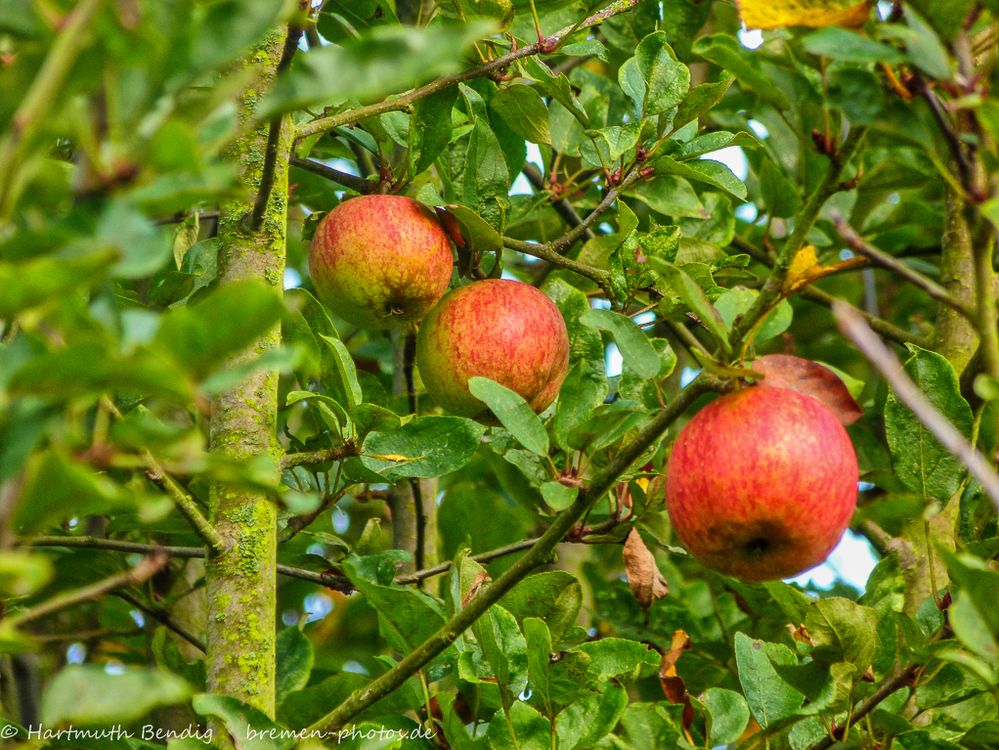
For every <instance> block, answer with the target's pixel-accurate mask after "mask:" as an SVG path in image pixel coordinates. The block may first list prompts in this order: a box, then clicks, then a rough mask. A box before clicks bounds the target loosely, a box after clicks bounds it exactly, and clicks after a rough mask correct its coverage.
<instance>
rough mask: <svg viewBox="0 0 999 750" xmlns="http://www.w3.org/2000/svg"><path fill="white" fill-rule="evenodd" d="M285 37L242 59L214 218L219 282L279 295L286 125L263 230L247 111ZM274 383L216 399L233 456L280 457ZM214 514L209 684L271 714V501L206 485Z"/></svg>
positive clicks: (270, 342)
mask: <svg viewBox="0 0 999 750" xmlns="http://www.w3.org/2000/svg"><path fill="white" fill-rule="evenodd" d="M283 42H284V35H283V33H281V32H278V31H275V32H273V33H271V34H270V35H269V36H268V37H267V38H266V39H265V40H264V42H263V43H262V44H261V46H260V47H258V48H257V49H256V50H254V52H253V53H251V54H250V55H249V56H248V57H247V58H246V59H245V61H244V64H245V65H247V66H254V67H255V68H256V75H255V76H254V77H253V79H251V81H250V83H249V84H248V85H247V87H246V88H245V89H244V90H243V91H242V93H241V96H240V99H239V106H240V119H241V122H242V123H244V125H245V126H246V127H247V130H246V131H245V132H244V134H243V135H242V136H241V137H240V138H239V139H238V140H237V141H236V142H235V143H234V144H233V145H232V148H231V150H230V152H229V153H230V154H231V155H232V158H233V159H234V160H237V161H238V163H239V170H240V176H241V179H242V182H243V184H244V185H245V187H246V195H245V196H242V197H241V198H239V199H237V200H233V201H231V202H229V203H228V204H226V205H224V206H223V207H222V215H221V218H220V222H219V242H220V246H219V264H220V283H222V284H228V283H233V282H236V281H239V280H242V279H247V278H254V279H261V280H265V281H266V282H267V283H269V284H271V285H272V286H273V287H274V293H275V294H280V293H281V289H282V286H283V279H284V265H285V249H286V248H285V233H286V225H287V211H288V154H289V153H290V148H291V131H290V127H289V123H288V121H287V120H285V122H283V123H282V127H281V129H280V135H279V138H278V142H277V147H278V149H277V154H278V156H277V159H276V160H275V167H274V173H273V188H272V189H271V191H270V197H269V200H268V202H267V205H266V209H265V211H264V213H263V220H262V221H261V222H260V226H259V228H258V229H255V230H254V229H251V228H250V216H251V214H252V212H253V206H254V198H255V196H256V194H257V192H258V190H259V189H260V187H261V181H262V175H263V165H264V161H265V152H266V150H267V132H268V128H267V127H266V126H263V127H255V126H254V124H253V123H252V121H251V116H252V111H253V107H254V105H255V104H256V102H257V98H258V92H260V91H266V90H268V89H269V87H270V82H271V80H272V79H273V77H274V75H275V72H276V68H277V65H278V62H279V60H280V58H281V52H282V48H283ZM280 337H281V332H280V328H279V327H278V326H275V327H274V329H273V330H271V331H270V332H269V333H268V334H266V335H265V336H263V337H262V338H261V339H260V340H259V341H257V342H256V343H255V344H253V345H252V346H251V347H249V348H248V349H247V351H245V352H244V353H243V354H241V355H239V356H237V357H234V358H233V360H232V361H231V362H230V363H229V366H231V367H236V366H238V365H239V364H240V363H241V362H244V361H246V360H247V359H249V358H251V357H255V356H258V355H259V354H260V353H261V352H264V351H266V350H269V349H273V348H274V347H276V346H278V345H279V344H280ZM277 387H278V375H277V373H275V372H269V371H260V372H257V373H255V374H253V375H251V376H250V377H248V378H247V379H246V380H244V381H243V382H242V383H240V384H239V385H237V386H235V387H234V388H231V389H230V390H227V391H225V392H223V393H221V394H219V395H218V396H216V397H215V398H213V399H212V415H211V448H212V450H213V451H214V452H216V453H217V454H219V455H222V456H225V457H226V458H229V459H235V460H238V461H244V460H249V459H252V458H254V457H256V456H259V455H261V454H263V455H270V456H272V457H273V458H274V459H275V466H276V461H277V459H278V457H279V455H280V446H279V444H278V441H277V436H276V429H275V423H276V415H277ZM275 471H276V469H275ZM275 479H276V477H275ZM211 521H212V523H213V524H214V525H215V527H216V528H217V529H218V530H219V532H220V533H221V534H222V536H223V537H224V538H225V539H226V541H227V542H228V543H229V544H230V545H231V548H230V549H229V550H228V551H227V552H225V553H224V554H221V555H217V556H214V557H212V558H211V559H209V560H208V561H207V565H206V579H207V595H208V607H209V617H208V630H207V646H208V656H207V671H208V690H209V691H211V692H213V693H221V694H224V695H228V696H232V697H234V698H237V699H239V700H241V701H244V702H246V703H248V704H250V705H252V706H254V707H256V708H258V709H259V710H261V711H263V712H264V713H266V714H268V715H269V716H273V715H274V681H275V672H276V664H275V623H276V614H275V609H276V593H275V577H276V574H275V563H276V547H277V535H276V532H277V508H276V507H275V505H274V502H273V501H272V500H271V499H269V498H268V497H267V496H266V495H265V494H264V493H262V492H257V491H251V490H247V489H244V488H237V487H231V486H226V485H222V484H216V485H214V486H213V487H212V492H211Z"/></svg>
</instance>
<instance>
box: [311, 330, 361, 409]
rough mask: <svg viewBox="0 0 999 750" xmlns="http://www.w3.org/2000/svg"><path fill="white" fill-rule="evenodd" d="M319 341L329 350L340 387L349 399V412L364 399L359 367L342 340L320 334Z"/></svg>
mask: <svg viewBox="0 0 999 750" xmlns="http://www.w3.org/2000/svg"><path fill="white" fill-rule="evenodd" d="M319 340H320V341H322V342H323V343H325V344H326V346H327V347H328V348H329V351H330V354H331V355H332V359H333V364H334V366H335V368H336V374H337V378H338V380H339V384H340V387H341V388H342V389H343V394H344V395H345V396H346V399H347V404H346V406H347V410H348V411H350V410H352V409H354V408H355V407H357V406H358V405H359V404H360V403H361V402H362V401H363V399H364V396H363V394H362V393H361V383H360V381H358V379H357V365H355V364H354V358H353V357H351V356H350V352H349V351H348V350H347V345H346V344H344V343H343V342H342V341H341V340H340V339H338V338H333V337H332V336H327V335H326V334H324V333H320V334H319Z"/></svg>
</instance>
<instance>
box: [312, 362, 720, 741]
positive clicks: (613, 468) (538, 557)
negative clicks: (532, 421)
mask: <svg viewBox="0 0 999 750" xmlns="http://www.w3.org/2000/svg"><path fill="white" fill-rule="evenodd" d="M712 385H713V383H711V381H710V380H709V379H708V378H706V377H704V376H701V377H698V378H697V379H696V380H695V381H694V382H693V383H691V384H690V385H689V386H687V388H685V389H684V390H682V391H680V393H679V394H677V396H676V398H674V399H673V401H671V402H670V403H669V404H668V405H667V406H666V408H665V409H663V410H662V411H660V412H659V413H658V414H657V415H656V416H655V417H653V418H652V420H651V421H649V423H648V424H647V425H646V426H645V427H644V428H643V429H642V431H641V432H640V433H639V434H638V436H637V437H636V438H635V439H634V440H632V441H631V442H630V443H628V444H627V445H626V446H624V448H622V450H621V452H620V453H618V454H617V455H616V456H615V457H614V458H613V459H612V460H611V462H610V463H609V464H608V465H607V466H606V467H604V469H602V470H601V471H600V472H598V473H597V474H595V475H594V476H593V477H592V479H591V480H590V482H589V484H588V485H587V486H586V487H584V488H583V489H582V490H581V491H580V493H579V495H578V496H577V498H576V500H575V502H573V504H572V505H571V506H569V507H568V508H567V509H566V510H564V511H563V512H562V513H560V514H559V515H558V516H557V517H556V518H555V520H554V522H553V523H552V525H551V526H550V527H549V528H548V530H547V531H545V533H544V534H543V535H542V536H541V537H540V538H539V539H538V540H537V542H535V544H534V545H532V546H531V548H530V549H529V550H528V551H527V552H526V553H524V555H522V556H521V557H520V558H519V559H518V560H517V561H516V562H515V563H514V564H513V565H512V566H511V567H510V568H508V569H507V570H506V572H505V573H503V575H501V576H500V577H499V578H497V579H496V580H495V581H494V582H493V583H492V584H490V585H488V586H486V587H484V588H483V589H481V590H480V592H479V593H478V594H477V595H475V596H474V597H473V598H472V599H471V601H470V602H469V603H468V604H467V605H466V606H465V607H464V609H462V610H461V611H460V612H458V613H457V614H456V615H455V616H454V617H452V618H451V619H450V620H448V622H446V623H445V624H444V625H443V626H442V627H441V628H440V629H439V630H438V631H437V632H436V633H434V634H433V635H432V636H430V638H428V639H427V640H426V641H424V642H423V643H422V644H420V645H419V646H417V647H416V649H415V650H414V651H413V652H412V653H410V654H409V655H408V656H406V657H405V658H403V659H402V661H400V662H399V663H398V664H396V666H394V667H393V668H392V669H390V670H389V671H388V672H386V673H384V674H383V675H381V676H380V677H378V678H377V679H375V680H373V681H372V682H370V683H369V684H367V685H365V686H364V687H363V688H361V689H360V690H357V691H355V692H354V693H352V694H351V695H350V696H349V697H348V698H347V699H346V700H345V701H344V702H343V703H341V704H340V705H339V706H337V708H335V709H333V711H331V712H330V713H328V714H327V715H326V716H324V717H323V718H322V719H320V720H319V721H317V722H315V723H314V724H313V725H312V726H310V727H309V730H311V731H325V732H331V731H338V730H339V729H340V728H341V727H343V726H344V725H345V724H346V723H347V722H348V721H350V719H352V718H353V717H354V716H356V715H357V714H358V713H360V712H361V711H363V710H364V709H366V708H367V707H368V706H370V705H372V704H373V703H375V702H377V701H378V700H380V699H381V698H383V697H385V696H386V695H388V694H389V693H391V692H392V691H393V690H396V689H397V688H399V687H400V686H401V685H402V684H403V683H405V681H406V680H408V679H409V678H410V677H412V676H413V675H414V674H416V673H417V672H418V671H419V670H420V669H422V668H423V667H424V666H425V665H426V664H427V663H429V662H430V660H431V659H433V658H434V657H435V656H437V654H439V653H441V652H442V651H444V650H445V649H446V648H447V647H448V646H449V645H451V644H452V643H454V641H455V640H456V639H457V638H458V636H459V635H461V633H463V632H464V631H465V630H466V629H468V628H469V627H470V626H471V625H472V623H474V622H475V621H476V620H477V619H478V618H479V617H481V616H482V615H483V614H485V612H486V611H487V610H488V609H489V607H491V606H492V605H493V604H495V603H496V602H497V601H499V599H500V598H501V597H502V596H503V595H504V594H505V593H506V592H507V591H509V590H510V589H512V588H513V587H514V585H516V584H517V583H518V582H519V581H520V580H521V579H522V578H524V577H525V576H526V575H527V574H528V573H529V572H530V571H531V570H533V569H534V568H535V567H537V566H538V565H540V564H542V563H544V562H545V561H546V560H548V558H549V556H550V555H551V553H552V550H554V548H555V546H556V545H557V544H558V543H559V542H560V541H561V540H562V538H563V537H564V536H565V535H566V534H567V533H568V532H569V531H570V529H572V527H573V526H574V525H575V524H576V523H577V522H578V521H579V520H580V519H581V518H582V517H583V516H584V515H585V514H586V512H587V511H588V510H589V509H590V508H591V507H592V506H593V504H594V503H595V502H596V501H597V500H599V499H600V498H601V497H602V496H603V494H604V493H605V492H607V490H608V489H610V488H611V487H613V486H614V484H615V483H616V482H617V480H618V478H619V476H620V475H621V474H622V473H623V472H624V471H626V470H627V469H628V468H629V467H630V466H631V465H632V464H633V463H634V462H635V461H637V460H638V459H639V458H640V457H641V455H642V454H643V453H645V451H646V450H647V449H648V448H649V446H651V445H652V443H654V442H655V441H656V440H657V439H658V438H659V437H660V436H661V435H662V434H663V432H665V431H666V428H668V427H669V426H670V425H671V424H672V423H673V421H674V420H675V419H676V418H677V417H679V416H680V415H681V414H682V413H683V412H684V411H685V410H686V409H687V407H689V406H690V405H691V404H693V403H694V401H695V400H696V399H697V398H698V397H699V396H700V395H702V394H703V393H705V392H707V391H708V390H709V389H710V388H711V387H712Z"/></svg>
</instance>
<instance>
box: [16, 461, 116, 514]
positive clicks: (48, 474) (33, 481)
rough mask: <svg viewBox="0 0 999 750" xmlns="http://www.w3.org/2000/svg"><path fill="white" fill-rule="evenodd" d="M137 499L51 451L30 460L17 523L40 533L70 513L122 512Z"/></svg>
mask: <svg viewBox="0 0 999 750" xmlns="http://www.w3.org/2000/svg"><path fill="white" fill-rule="evenodd" d="M134 502H135V499H134V497H133V496H132V495H131V494H130V493H126V492H124V491H123V490H122V488H121V487H119V486H118V485H117V484H116V483H115V482H113V481H111V480H110V479H109V478H108V477H107V476H105V475H103V474H98V473H97V472H93V471H89V470H88V469H87V468H86V467H84V466H83V465H81V464H79V463H77V462H75V461H71V460H69V459H68V458H66V457H64V456H62V455H61V454H59V453H57V452H55V451H48V452H46V453H43V454H41V455H36V456H34V457H33V458H32V460H31V461H29V463H28V467H27V469H26V471H25V478H24V485H23V488H22V490H21V496H20V502H19V503H18V504H17V510H16V512H15V514H14V525H15V527H17V528H18V529H19V530H20V531H21V533H31V532H37V531H39V530H41V529H43V528H45V527H46V526H49V525H51V524H52V523H54V522H56V521H60V520H63V519H66V518H69V517H70V516H80V517H84V516H89V515H97V514H101V513H113V512H122V511H124V510H125V509H131V508H132V507H134Z"/></svg>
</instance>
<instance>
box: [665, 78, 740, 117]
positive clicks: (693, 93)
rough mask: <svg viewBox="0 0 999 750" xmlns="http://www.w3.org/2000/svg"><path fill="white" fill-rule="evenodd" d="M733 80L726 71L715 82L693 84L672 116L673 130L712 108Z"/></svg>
mask: <svg viewBox="0 0 999 750" xmlns="http://www.w3.org/2000/svg"><path fill="white" fill-rule="evenodd" d="M734 82H735V78H734V77H733V76H731V75H728V74H727V73H726V74H723V76H722V79H721V80H720V81H718V82H717V83H702V84H700V85H698V86H694V88H692V89H691V90H690V91H689V92H688V93H687V96H685V97H684V99H683V101H682V102H681V103H680V106H679V107H678V108H677V111H676V116H675V117H674V118H673V130H674V131H675V130H679V129H680V128H682V127H683V126H684V125H686V124H687V123H688V122H693V121H694V120H696V119H697V118H698V117H700V116H701V115H702V114H704V113H705V112H707V111H708V110H710V109H712V108H713V107H714V106H715V105H716V104H718V102H720V101H721V100H722V97H724V96H725V94H726V93H727V92H728V90H729V88H730V87H731V86H732V84H733V83H734Z"/></svg>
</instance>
